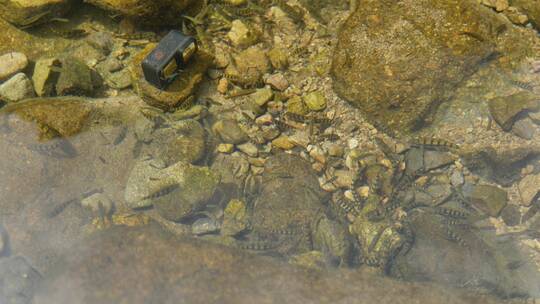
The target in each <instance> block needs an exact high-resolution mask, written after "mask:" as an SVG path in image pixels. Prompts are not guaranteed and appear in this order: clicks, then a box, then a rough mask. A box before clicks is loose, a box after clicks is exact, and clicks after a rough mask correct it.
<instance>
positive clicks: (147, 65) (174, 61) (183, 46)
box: [142, 30, 197, 90]
mask: <svg viewBox="0 0 540 304" xmlns="http://www.w3.org/2000/svg"><path fill="white" fill-rule="evenodd" d="M196 50H197V45H196V43H195V39H194V38H193V37H189V36H184V35H183V34H182V33H181V32H179V31H176V30H172V31H170V32H169V33H168V34H167V35H165V37H163V39H161V41H160V42H159V44H158V45H157V46H156V48H155V49H154V50H152V52H151V53H150V54H148V56H146V58H145V59H144V60H143V62H142V70H143V74H144V78H145V79H146V81H148V82H149V83H150V84H152V85H153V86H155V87H157V88H158V89H161V90H163V89H165V88H166V87H167V86H168V85H169V84H170V83H171V82H172V81H173V80H174V79H175V78H176V76H178V72H179V71H180V70H181V69H183V68H184V67H185V66H186V64H187V62H188V60H189V58H190V57H191V56H192V55H193V53H195V51H196Z"/></svg>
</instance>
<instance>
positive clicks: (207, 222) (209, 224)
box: [191, 217, 220, 235]
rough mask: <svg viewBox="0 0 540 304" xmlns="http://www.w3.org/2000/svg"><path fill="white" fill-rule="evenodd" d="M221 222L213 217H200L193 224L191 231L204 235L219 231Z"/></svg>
mask: <svg viewBox="0 0 540 304" xmlns="http://www.w3.org/2000/svg"><path fill="white" fill-rule="evenodd" d="M219 228H220V227H219V223H218V222H217V221H216V220H214V219H211V218H207V217H205V218H200V219H198V220H196V221H195V222H194V223H193V224H192V225H191V233H193V234H194V235H203V234H208V233H214V232H217V231H219Z"/></svg>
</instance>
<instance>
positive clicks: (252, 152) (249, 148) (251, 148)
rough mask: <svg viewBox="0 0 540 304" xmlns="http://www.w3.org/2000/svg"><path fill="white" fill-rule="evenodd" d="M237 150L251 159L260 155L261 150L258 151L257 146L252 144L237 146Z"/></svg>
mask: <svg viewBox="0 0 540 304" xmlns="http://www.w3.org/2000/svg"><path fill="white" fill-rule="evenodd" d="M236 148H238V150H240V151H242V152H244V153H246V154H247V155H249V156H251V157H256V156H257V155H259V149H257V146H255V145H254V144H252V143H250V142H248V143H245V144H240V145H237V146H236Z"/></svg>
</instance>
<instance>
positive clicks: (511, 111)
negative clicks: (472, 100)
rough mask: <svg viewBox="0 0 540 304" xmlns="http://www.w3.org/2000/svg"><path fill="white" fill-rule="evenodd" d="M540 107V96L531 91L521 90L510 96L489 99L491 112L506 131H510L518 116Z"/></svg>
mask: <svg viewBox="0 0 540 304" xmlns="http://www.w3.org/2000/svg"><path fill="white" fill-rule="evenodd" d="M538 107H539V102H538V97H537V96H536V95H535V94H533V93H529V92H520V93H516V94H513V95H510V96H504V97H496V98H493V99H491V100H490V101H489V112H490V113H491V116H492V117H493V119H495V121H496V122H497V123H498V124H499V125H500V126H501V128H502V129H503V130H505V131H510V130H511V129H512V126H513V125H514V122H515V121H516V119H517V118H518V116H519V115H520V114H522V113H524V112H526V111H535V110H537V109H538Z"/></svg>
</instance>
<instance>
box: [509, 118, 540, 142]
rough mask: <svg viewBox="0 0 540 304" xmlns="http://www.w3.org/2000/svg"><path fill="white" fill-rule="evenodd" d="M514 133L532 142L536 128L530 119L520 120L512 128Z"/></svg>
mask: <svg viewBox="0 0 540 304" xmlns="http://www.w3.org/2000/svg"><path fill="white" fill-rule="evenodd" d="M512 133H514V134H515V135H517V136H519V137H521V138H523V139H527V140H531V139H532V138H533V137H534V133H536V126H535V125H534V123H533V122H532V120H531V119H530V118H524V119H520V120H518V121H516V122H515V123H514V125H513V126H512Z"/></svg>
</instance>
